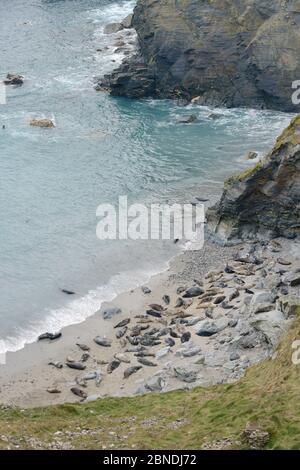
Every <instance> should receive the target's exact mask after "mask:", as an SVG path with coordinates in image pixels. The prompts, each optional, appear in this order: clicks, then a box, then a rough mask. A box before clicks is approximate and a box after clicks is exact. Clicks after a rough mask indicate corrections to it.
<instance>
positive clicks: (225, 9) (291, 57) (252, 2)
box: [100, 0, 300, 111]
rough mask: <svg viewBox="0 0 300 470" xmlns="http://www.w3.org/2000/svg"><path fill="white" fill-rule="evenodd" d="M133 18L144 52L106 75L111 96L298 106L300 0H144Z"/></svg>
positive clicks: (281, 107) (281, 106)
mask: <svg viewBox="0 0 300 470" xmlns="http://www.w3.org/2000/svg"><path fill="white" fill-rule="evenodd" d="M132 24H133V27H134V28H135V29H136V31H137V34H138V39H139V44H140V54H141V56H140V57H138V58H137V57H135V58H134V59H133V60H131V59H129V60H127V62H126V63H125V64H123V65H122V66H121V67H120V68H119V69H118V70H117V71H115V72H114V73H113V74H112V75H111V76H108V77H105V79H104V80H102V81H101V83H100V86H101V85H102V86H104V87H106V88H107V87H108V88H110V90H111V93H112V94H113V95H124V96H129V97H138V98H139V97H141V96H154V97H158V98H175V97H176V98H178V97H182V98H187V99H191V98H194V97H197V96H199V103H202V104H209V105H222V106H229V107H238V106H248V107H249V106H251V107H258V108H273V109H280V110H286V111H291V110H296V111H299V107H298V108H297V106H296V105H294V104H293V103H292V100H291V95H292V93H293V90H292V82H293V81H295V80H300V60H299V50H300V2H299V0H230V1H229V0H160V1H158V0H138V3H137V6H136V8H135V11H134V16H133V23H132ZM137 63H138V64H139V66H138V67H137V66H136V65H137Z"/></svg>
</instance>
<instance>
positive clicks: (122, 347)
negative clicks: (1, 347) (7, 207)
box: [0, 239, 300, 407]
mask: <svg viewBox="0 0 300 470" xmlns="http://www.w3.org/2000/svg"><path fill="white" fill-rule="evenodd" d="M299 254H300V249H299V241H297V240H286V239H273V240H271V241H269V242H254V243H249V244H245V243H243V244H241V245H239V246H234V247H220V246H218V245H215V244H214V243H212V242H210V241H207V243H206V245H205V249H204V250H202V251H201V252H185V253H184V254H183V255H181V257H179V258H178V259H177V260H175V261H174V264H173V266H171V268H170V270H169V271H168V272H166V273H163V274H161V275H159V276H156V277H154V278H153V279H152V280H151V281H150V283H149V284H148V285H147V286H142V287H140V288H137V289H136V290H135V291H131V292H129V293H126V294H122V295H121V296H119V297H118V298H117V299H115V301H114V302H113V305H104V306H103V308H102V309H101V310H100V311H99V312H98V313H97V314H95V315H94V317H92V318H90V319H88V320H87V321H85V322H84V323H82V324H80V325H73V326H71V327H67V328H66V329H64V330H62V332H59V333H60V334H58V333H57V332H55V333H53V335H54V337H55V338H56V339H52V337H51V335H47V334H45V335H42V338H43V340H42V341H41V340H40V341H38V342H37V343H34V344H33V345H28V346H27V347H26V348H25V349H24V350H23V351H20V352H17V353H13V354H11V355H9V356H8V363H7V365H6V366H2V371H4V374H1V377H2V378H1V381H0V386H1V395H0V396H1V403H2V404H5V405H18V406H22V407H31V406H37V405H44V404H51V403H53V404H54V403H63V402H71V401H78V402H81V403H86V402H90V401H93V400H96V399H98V398H103V397H106V396H128V395H135V394H145V393H150V392H165V391H169V390H174V389H178V388H180V389H188V388H190V387H194V386H199V385H200V386H208V385H212V384H220V383H232V382H234V381H236V380H238V379H239V378H241V377H242V376H243V375H244V373H245V371H246V370H247V368H248V367H250V366H251V365H252V364H255V363H257V362H259V361H261V360H262V359H264V358H266V357H267V356H269V355H272V354H273V352H274V349H275V347H276V345H277V343H278V340H279V338H280V336H281V334H282V333H283V332H284V331H285V330H286V329H287V328H288V326H289V325H290V323H291V322H292V320H293V318H294V316H295V314H296V310H297V308H298V307H297V305H298V304H299V286H300V256H299ZM208 268H209V269H208ZM145 287H147V289H145ZM150 291H151V292H150ZM145 292H147V293H145ZM107 312H110V313H111V315H107ZM113 313H114V314H113ZM19 356H20V357H21V356H22V358H23V362H22V364H21V363H20V362H21V361H19V360H18V357H19ZM16 364H18V367H17V371H16V370H14V368H15V367H16Z"/></svg>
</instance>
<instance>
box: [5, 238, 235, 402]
mask: <svg viewBox="0 0 300 470" xmlns="http://www.w3.org/2000/svg"><path fill="white" fill-rule="evenodd" d="M208 243H211V242H208ZM204 246H206V244H205V245H204ZM213 246H214V247H218V248H217V250H215V249H213V252H214V254H217V252H221V253H222V252H225V253H226V252H227V251H228V253H231V252H232V251H234V248H232V247H221V246H219V245H215V244H214V245H213ZM203 250H204V249H203ZM201 251H202V250H201ZM210 251H211V250H210ZM191 253H198V252H191V251H183V252H181V253H180V254H177V255H175V256H174V257H173V258H171V259H170V260H169V262H168V267H166V269H165V270H164V271H162V272H159V273H157V274H154V275H153V276H150V278H149V282H147V284H145V285H147V287H149V288H150V289H151V291H152V292H151V293H150V294H144V293H143V291H142V287H143V286H138V287H135V288H133V289H131V290H129V291H126V292H123V293H121V294H118V295H117V296H116V297H115V298H114V299H113V300H112V301H110V302H103V303H102V305H101V308H100V309H99V310H98V311H96V312H94V314H92V315H91V316H89V317H88V318H86V319H85V320H83V321H82V322H80V323H74V324H71V325H68V326H66V327H64V328H62V329H61V332H62V338H60V339H58V340H54V341H53V342H51V341H49V342H48V340H46V341H38V340H36V341H35V342H33V343H27V344H25V346H24V347H23V348H22V349H19V350H17V351H8V352H7V353H5V356H6V361H5V364H0V391H1V392H0V403H1V404H5V405H7V404H9V405H10V404H13V405H16V406H22V407H26V403H27V401H28V406H29V407H31V406H42V405H46V404H57V403H64V402H66V401H78V399H76V397H74V396H72V394H70V393H67V394H53V395H52V394H49V393H47V392H46V393H43V390H42V389H41V390H38V391H37V393H34V390H35V388H36V382H35V381H36V378H37V377H39V380H38V387H39V386H41V387H44V386H46V385H47V384H48V385H47V387H48V386H49V385H50V384H51V377H53V382H55V383H56V381H58V382H60V377H59V374H57V373H56V372H57V370H56V369H55V368H54V367H53V368H51V367H50V366H48V362H49V361H61V358H62V355H63V354H65V356H70V355H71V354H72V353H73V354H74V355H77V356H80V355H81V353H82V351H80V349H79V348H78V347H76V344H75V343H76V341H80V342H88V343H90V342H91V340H92V337H91V336H92V332H95V333H94V336H96V334H100V335H109V334H110V333H111V332H112V331H113V328H112V324H113V323H118V321H121V320H122V319H123V318H124V317H126V314H128V316H131V317H133V316H134V314H136V313H137V312H139V311H140V310H141V309H145V308H146V306H147V303H148V302H149V303H151V302H156V301H157V300H158V299H159V298H161V297H162V296H163V295H164V294H163V292H164V291H166V292H165V293H167V292H169V293H170V292H171V294H172V295H175V290H176V289H175V285H176V283H178V282H179V280H180V279H182V282H183V283H184V281H185V282H187V281H188V279H187V277H188V276H187V273H186V272H185V271H186V270H187V269H191V270H192V271H193V270H195V266H194V267H188V265H189V264H191V262H190V263H188V262H186V261H185V260H187V259H189V258H190V256H191ZM192 257H193V256H192ZM216 257H217V256H216ZM203 258H204V259H205V258H206V255H205V253H203ZM216 263H217V261H216V260H213V262H212V263H211V264H210V263H209V261H208V260H206V261H205V263H204V264H203V268H204V271H205V270H206V268H205V267H204V266H206V267H207V268H211V269H213V268H214V267H215V266H216ZM180 271H181V272H182V274H180ZM204 271H203V274H204ZM195 275H196V272H195ZM160 294H161V295H160ZM133 302H134V303H135V306H134V307H131V304H132V303H133ZM113 307H117V308H121V310H122V313H121V314H118V315H116V316H115V317H114V318H112V319H111V320H104V319H103V318H102V312H103V310H104V309H106V308H113ZM92 346H93V345H92ZM95 346H96V347H93V351H95V353H96V354H97V353H98V354H97V355H98V356H99V353H100V352H101V351H102V350H101V348H99V347H97V345H95ZM104 352H105V351H104ZM110 352H111V351H110ZM37 357H38V359H37V360H36V358H37ZM63 359H64V357H63ZM62 362H63V363H64V360H62ZM96 368H97V367H96ZM98 368H100V369H103V366H101V365H100V366H99V367H98ZM64 369H65V371H67V368H66V367H64ZM70 371H71V370H69V371H68V372H70ZM51 372H52V373H51ZM58 372H59V371H58ZM40 373H42V376H40ZM70 374H71V375H70ZM67 376H68V377H70V379H71V378H72V376H74V371H73V374H72V371H71V373H69V374H67ZM33 381H34V382H33ZM20 382H21V383H22V393H21V394H20V393H19V392H18V391H15V392H12V388H15V384H18V383H19V384H20ZM24 384H25V389H26V388H27V387H28V400H27V398H26V397H25V396H24V395H27V391H26V390H25V391H24V387H23V385H24ZM30 384H31V385H33V384H35V385H34V386H33V387H31V385H30ZM18 387H19V386H18ZM47 387H46V388H47ZM101 389H102V387H101ZM96 391H100V390H97V389H96ZM104 395H105V394H104ZM8 397H9V401H10V403H7V401H6V400H7V398H8Z"/></svg>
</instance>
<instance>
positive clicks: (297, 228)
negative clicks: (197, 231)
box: [207, 114, 300, 241]
mask: <svg viewBox="0 0 300 470" xmlns="http://www.w3.org/2000/svg"><path fill="white" fill-rule="evenodd" d="M207 215H208V222H209V226H210V228H211V230H212V231H213V232H214V233H215V234H216V235H217V237H218V238H220V239H222V240H226V241H235V240H237V239H249V238H250V239H251V238H257V237H263V238H264V237H265V238H269V237H277V236H285V237H288V238H294V237H295V236H297V234H299V233H300V114H299V115H298V116H297V117H296V118H295V119H293V121H292V122H291V124H290V126H289V127H288V128H287V129H285V131H284V132H283V133H282V135H281V136H280V137H279V138H278V139H277V141H276V143H275V146H274V148H273V149H272V151H271V152H270V153H269V154H268V155H267V156H266V157H265V158H264V159H263V160H262V161H261V162H260V163H258V164H257V165H256V166H255V167H253V168H250V169H249V170H246V171H245V172H244V173H242V174H239V175H237V176H233V177H232V178H230V179H229V180H228V181H226V182H225V187H224V192H223V195H222V197H221V200H220V201H219V202H218V203H217V204H216V206H214V207H213V208H212V209H210V210H209V211H208V214H207Z"/></svg>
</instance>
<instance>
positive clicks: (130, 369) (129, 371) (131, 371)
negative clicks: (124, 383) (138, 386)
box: [124, 366, 142, 379]
mask: <svg viewBox="0 0 300 470" xmlns="http://www.w3.org/2000/svg"><path fill="white" fill-rule="evenodd" d="M140 369H142V366H132V367H128V368H127V369H126V370H124V379H128V377H130V376H131V375H132V374H135V373H136V372H138V371H139V370H140Z"/></svg>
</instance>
